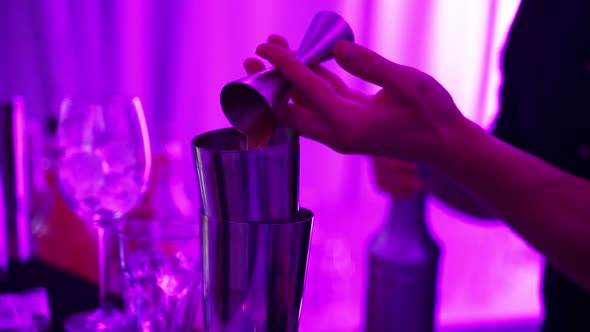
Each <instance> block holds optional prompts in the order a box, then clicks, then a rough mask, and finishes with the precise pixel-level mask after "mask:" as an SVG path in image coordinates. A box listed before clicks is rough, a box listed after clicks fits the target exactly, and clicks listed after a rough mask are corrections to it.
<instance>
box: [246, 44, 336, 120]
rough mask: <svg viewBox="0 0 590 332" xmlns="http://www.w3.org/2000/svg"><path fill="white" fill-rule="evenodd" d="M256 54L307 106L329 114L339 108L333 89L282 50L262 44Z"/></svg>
mask: <svg viewBox="0 0 590 332" xmlns="http://www.w3.org/2000/svg"><path fill="white" fill-rule="evenodd" d="M256 53H257V54H258V55H259V56H260V57H262V58H264V59H266V60H268V61H269V62H270V63H271V64H272V65H273V66H275V67H276V68H277V69H278V70H279V71H280V72H281V73H282V74H283V76H285V78H286V79H287V80H288V81H289V82H291V84H293V86H294V87H296V88H297V90H298V91H299V92H300V93H301V94H302V95H303V96H304V98H305V99H306V100H307V101H308V103H309V104H311V105H313V106H314V107H316V108H319V109H320V110H321V111H322V112H323V113H328V114H329V113H331V112H333V111H334V110H337V109H338V108H340V107H341V105H340V104H341V102H340V100H339V98H338V95H337V94H336V92H335V91H334V89H333V88H332V87H331V86H330V85H329V84H328V83H327V82H326V81H324V80H323V79H322V78H321V77H319V76H318V75H317V74H315V73H314V72H313V71H312V70H311V69H310V68H309V67H307V66H306V65H304V64H303V63H302V62H300V61H299V60H297V59H295V58H294V57H293V56H292V55H291V54H289V52H288V51H287V50H285V49H284V48H282V47H280V46H278V45H274V44H262V45H260V46H258V49H257V50H256Z"/></svg>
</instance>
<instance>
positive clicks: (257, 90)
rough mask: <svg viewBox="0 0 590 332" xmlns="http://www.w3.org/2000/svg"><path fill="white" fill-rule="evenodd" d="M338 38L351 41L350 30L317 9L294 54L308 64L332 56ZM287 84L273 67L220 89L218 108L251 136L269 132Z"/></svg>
mask: <svg viewBox="0 0 590 332" xmlns="http://www.w3.org/2000/svg"><path fill="white" fill-rule="evenodd" d="M340 40H348V41H351V42H352V41H354V36H353V33H352V29H351V28H350V26H349V25H348V23H346V21H344V19H342V17H340V16H339V15H338V14H336V13H334V12H330V11H321V12H319V13H318V14H317V15H316V16H315V17H314V18H313V20H312V22H311V24H310V26H309V28H308V30H307V32H306V34H305V36H304V37H303V41H302V42H301V46H300V47H299V50H298V51H297V54H296V57H297V59H299V60H300V61H301V62H303V63H304V64H306V65H308V66H313V65H316V64H319V63H321V62H323V61H326V60H328V59H331V58H333V57H334V53H333V49H334V46H335V45H336V43H337V42H338V41H340ZM289 90H290V84H289V82H288V81H287V80H286V79H285V78H284V77H283V75H282V74H281V73H280V72H279V71H278V70H277V69H275V68H270V69H267V70H265V71H262V72H259V73H256V74H253V75H250V76H247V77H245V78H242V79H240V80H238V81H234V82H231V83H229V84H227V85H226V86H225V87H224V88H223V89H222V90H221V108H222V109H223V112H224V114H225V116H226V118H227V119H228V120H229V122H230V123H231V125H232V126H234V127H235V128H236V129H237V130H239V131H240V132H241V133H243V134H245V135H247V136H252V135H256V134H259V133H261V132H262V133H264V132H268V131H269V130H271V129H272V128H273V126H274V124H275V117H276V114H275V113H276V112H277V111H278V110H279V109H280V106H281V105H282V104H283V103H285V102H286V101H287V99H288V96H289Z"/></svg>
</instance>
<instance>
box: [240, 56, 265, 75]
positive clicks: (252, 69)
mask: <svg viewBox="0 0 590 332" xmlns="http://www.w3.org/2000/svg"><path fill="white" fill-rule="evenodd" d="M244 68H245V69H246V73H247V74H248V75H252V74H255V73H258V72H260V71H263V70H264V69H265V67H264V63H262V61H260V60H259V59H256V58H248V59H246V60H244Z"/></svg>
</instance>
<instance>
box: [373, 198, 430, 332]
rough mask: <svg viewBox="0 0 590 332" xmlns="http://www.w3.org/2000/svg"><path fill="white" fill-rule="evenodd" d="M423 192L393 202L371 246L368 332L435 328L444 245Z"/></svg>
mask: <svg viewBox="0 0 590 332" xmlns="http://www.w3.org/2000/svg"><path fill="white" fill-rule="evenodd" d="M424 205H425V194H424V193H420V194H418V195H417V196H415V197H413V198H408V199H396V200H393V199H392V201H391V207H390V212H389V216H388V218H387V220H386V223H385V225H384V227H383V228H382V229H381V230H380V231H379V232H378V233H377V234H376V235H375V236H374V237H373V239H372V240H371V241H370V246H369V255H370V257H369V276H368V292H367V294H368V298H367V314H366V332H381V331H383V332H385V331H388V332H397V331H400V332H406V331H411V332H432V331H433V330H434V317H435V312H436V282H437V276H438V261H439V255H440V249H439V247H438V245H437V243H436V242H435V241H434V239H433V238H432V237H431V235H430V232H429V231H428V227H427V225H426V220H425V216H424Z"/></svg>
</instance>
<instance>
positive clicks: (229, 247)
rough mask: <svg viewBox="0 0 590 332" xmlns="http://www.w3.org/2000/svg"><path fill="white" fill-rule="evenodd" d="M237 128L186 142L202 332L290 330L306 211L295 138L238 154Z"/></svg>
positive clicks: (304, 250) (303, 261)
mask: <svg viewBox="0 0 590 332" xmlns="http://www.w3.org/2000/svg"><path fill="white" fill-rule="evenodd" d="M245 139H246V138H245V137H244V135H242V134H241V133H239V132H238V131H237V130H236V129H234V128H231V129H220V130H215V131H211V132H207V133H204V134H202V135H199V136H197V137H195V138H194V139H193V141H192V145H193V152H194V155H195V162H196V168H197V173H198V178H199V185H200V193H201V245H202V255H203V296H204V303H203V304H204V327H205V331H207V332H296V331H297V329H298V325H299V314H300V309H301V300H302V296H303V286H304V279H305V272H306V268H307V260H308V253H309V244H310V236H311V228H312V220H313V214H312V212H311V211H309V210H306V209H303V208H300V207H299V206H298V187H299V137H298V135H296V134H295V132H293V131H292V130H289V129H277V130H276V131H275V135H274V136H273V138H272V139H271V141H270V143H269V145H268V147H265V148H261V149H255V150H244V149H243V146H244V143H245Z"/></svg>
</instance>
